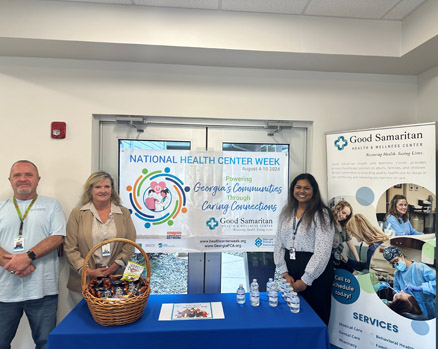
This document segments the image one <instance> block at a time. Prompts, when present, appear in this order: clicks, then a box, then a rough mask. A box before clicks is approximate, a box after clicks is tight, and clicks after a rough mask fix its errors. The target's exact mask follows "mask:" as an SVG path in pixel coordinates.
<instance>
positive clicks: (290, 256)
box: [289, 247, 296, 259]
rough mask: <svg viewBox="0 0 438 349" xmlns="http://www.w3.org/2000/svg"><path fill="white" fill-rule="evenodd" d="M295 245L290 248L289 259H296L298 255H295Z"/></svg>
mask: <svg viewBox="0 0 438 349" xmlns="http://www.w3.org/2000/svg"><path fill="white" fill-rule="evenodd" d="M295 251H296V250H295V247H291V248H290V250H289V259H295V258H296V256H295Z"/></svg>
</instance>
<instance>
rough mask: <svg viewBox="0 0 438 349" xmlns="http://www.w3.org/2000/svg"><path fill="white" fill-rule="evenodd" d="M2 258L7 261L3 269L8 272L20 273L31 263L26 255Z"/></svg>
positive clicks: (12, 255)
mask: <svg viewBox="0 0 438 349" xmlns="http://www.w3.org/2000/svg"><path fill="white" fill-rule="evenodd" d="M4 258H5V259H7V260H8V262H7V263H6V264H5V266H4V268H5V269H6V270H7V271H9V272H15V273H20V272H22V271H24V270H25V269H26V268H27V267H29V265H30V264H31V263H32V260H31V259H30V258H29V256H28V255H27V253H20V254H6V255H4Z"/></svg>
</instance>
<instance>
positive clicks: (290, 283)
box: [281, 273, 295, 286]
mask: <svg viewBox="0 0 438 349" xmlns="http://www.w3.org/2000/svg"><path fill="white" fill-rule="evenodd" d="M281 276H282V277H283V278H284V279H285V280H286V281H287V282H288V283H289V285H291V286H292V284H293V283H294V282H295V280H294V278H293V277H292V276H290V275H289V274H288V273H283V274H281Z"/></svg>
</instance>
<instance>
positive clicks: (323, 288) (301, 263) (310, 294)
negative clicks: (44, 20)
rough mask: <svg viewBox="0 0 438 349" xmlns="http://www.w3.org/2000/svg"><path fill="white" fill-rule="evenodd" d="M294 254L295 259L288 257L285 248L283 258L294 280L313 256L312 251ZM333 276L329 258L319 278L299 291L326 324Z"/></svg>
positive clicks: (299, 278)
mask: <svg viewBox="0 0 438 349" xmlns="http://www.w3.org/2000/svg"><path fill="white" fill-rule="evenodd" d="M295 255H296V259H290V258H289V250H286V252H285V255H284V259H285V261H286V265H287V270H288V272H289V275H290V276H292V277H293V278H294V280H301V277H302V276H303V274H304V270H305V269H306V266H307V263H308V262H309V259H310V258H311V257H312V256H313V253H312V252H296V253H295ZM333 278H334V269H333V261H332V260H331V259H330V261H329V262H328V263H327V267H326V268H325V270H324V272H323V273H322V274H321V275H320V276H319V278H317V279H316V280H314V281H313V283H312V286H307V288H306V289H305V290H304V291H302V292H300V295H301V296H303V298H304V299H305V300H306V302H307V303H309V305H310V306H311V307H312V309H313V310H314V311H315V313H317V314H318V316H319V317H320V318H321V320H322V321H324V323H325V324H326V325H328V323H329V320H330V309H331V297H332V296H331V294H332V293H331V292H332V283H333Z"/></svg>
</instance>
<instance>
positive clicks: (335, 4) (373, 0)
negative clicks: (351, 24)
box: [305, 0, 400, 19]
mask: <svg viewBox="0 0 438 349" xmlns="http://www.w3.org/2000/svg"><path fill="white" fill-rule="evenodd" d="M399 1H400V0H312V1H311V2H310V4H309V6H308V7H307V9H306V12H305V14H306V15H311V16H330V17H347V18H367V19H380V18H382V17H383V16H384V15H385V14H386V13H387V12H388V11H389V10H390V9H391V8H392V7H394V6H395V5H396V4H397V3H398V2H399Z"/></svg>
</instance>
